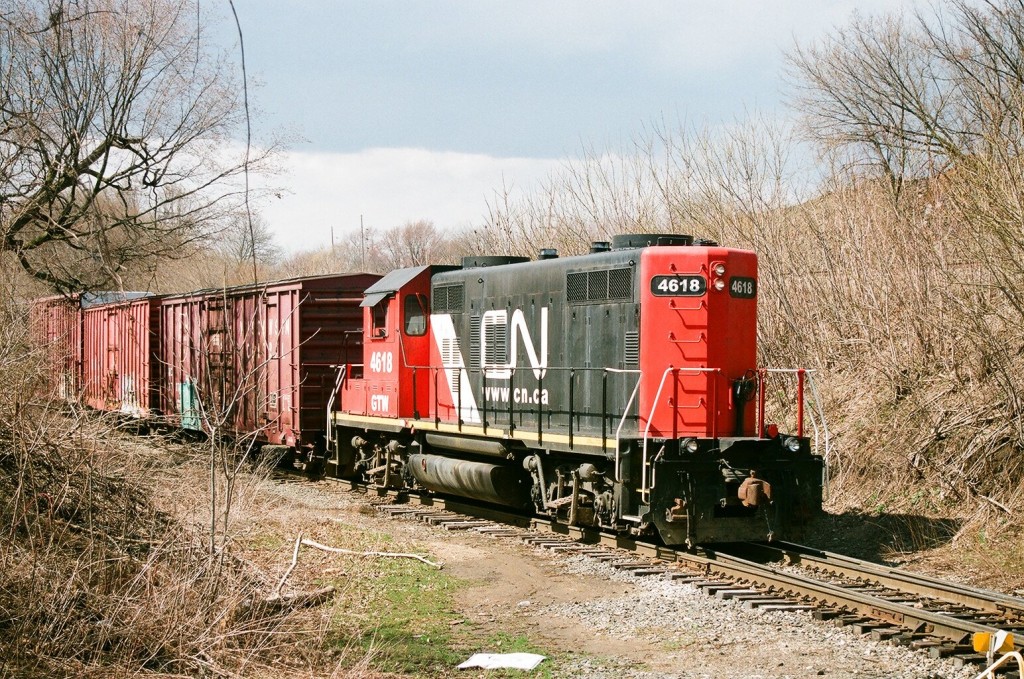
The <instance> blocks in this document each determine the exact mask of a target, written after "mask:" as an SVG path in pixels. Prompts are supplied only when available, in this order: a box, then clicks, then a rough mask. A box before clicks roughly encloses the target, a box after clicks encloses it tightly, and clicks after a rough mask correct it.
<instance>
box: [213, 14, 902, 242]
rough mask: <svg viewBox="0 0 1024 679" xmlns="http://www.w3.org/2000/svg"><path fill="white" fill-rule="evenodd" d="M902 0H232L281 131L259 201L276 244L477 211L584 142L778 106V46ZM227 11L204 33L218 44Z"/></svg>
mask: <svg viewBox="0 0 1024 679" xmlns="http://www.w3.org/2000/svg"><path fill="white" fill-rule="evenodd" d="M912 6H913V5H912V3H911V0H760V1H758V0H704V1H703V2H696V1H693V0H674V1H672V0H630V1H626V0H620V1H618V2H611V1H607V0H557V1H556V0H517V1H516V2H511V1H508V0H506V2H497V1H495V0H402V1H397V0H358V1H349V0H334V1H331V0H291V1H289V2H281V0H235V7H236V10H237V12H238V18H239V21H240V23H241V28H242V35H243V39H244V46H245V59H246V67H247V73H248V77H249V82H250V86H251V87H252V89H251V90H250V97H251V101H252V103H253V106H254V109H255V110H256V111H257V115H256V117H255V118H254V136H255V138H256V139H257V140H259V139H269V138H271V137H273V136H279V137H280V136H283V137H284V138H285V139H287V140H288V144H287V148H286V151H285V152H284V153H283V154H282V155H281V157H280V158H279V161H278V166H279V168H280V169H281V172H280V174H278V175H276V176H275V177H273V178H272V179H270V180H268V181H270V182H272V185H273V187H274V188H275V191H273V192H272V194H271V197H270V198H269V200H268V202H266V203H265V204H264V205H262V206H261V207H260V213H261V216H262V218H263V219H264V221H265V222H266V223H267V225H268V226H269V227H270V229H271V230H272V232H273V233H274V234H275V236H276V239H277V241H278V243H279V244H280V245H281V246H282V247H283V248H284V249H285V250H286V251H291V252H294V251H299V250H306V249H314V248H317V247H321V246H324V245H328V244H329V243H330V239H331V231H332V229H333V230H334V233H335V237H339V236H342V235H343V234H344V233H345V232H347V231H351V230H355V229H358V228H359V224H360V218H362V219H363V221H364V223H365V224H366V225H367V226H368V227H371V228H377V229H386V228H390V227H393V226H399V225H401V224H404V223H406V222H409V221H414V220H418V219H429V220H431V221H433V222H434V223H435V224H436V225H437V226H438V227H440V228H442V229H450V228H457V227H461V226H465V225H469V224H474V223H479V222H481V221H482V220H483V217H484V216H485V214H486V212H487V204H488V200H489V199H493V197H494V195H495V192H496V191H502V190H505V189H511V190H512V191H529V190H530V189H531V187H535V186H536V185H537V184H538V183H539V182H541V181H543V180H544V178H545V177H547V176H548V175H549V174H550V173H552V172H554V171H557V169H558V168H559V167H561V166H563V165H564V164H565V163H566V162H568V161H570V160H571V159H573V158H577V157H580V156H581V155H582V154H583V153H584V152H585V151H589V152H594V153H598V154H603V153H612V154H614V153H617V152H622V151H624V150H625V149H627V148H628V146H629V143H630V142H631V140H634V139H636V138H638V137H640V136H642V135H643V133H644V130H645V129H650V127H652V126H653V125H655V124H658V123H659V122H660V121H668V122H669V123H676V122H685V123H686V124H690V125H696V126H705V125H709V126H715V125H726V124H729V123H732V122H735V121H737V120H739V119H742V118H743V117H745V116H747V115H748V114H749V113H750V112H751V111H754V110H756V111H758V112H760V113H762V114H766V115H769V116H772V117H777V118H783V119H785V118H789V117H792V116H793V115H794V112H793V111H792V110H790V109H789V108H788V107H786V106H785V104H784V92H785V84H784V81H785V78H784V54H785V52H786V51H787V50H789V49H791V48H792V46H793V45H794V44H795V43H796V42H797V41H799V42H800V43H807V42H810V41H814V40H816V39H820V38H822V37H824V36H825V35H827V34H828V33H829V32H831V31H832V30H833V29H834V28H835V27H836V26H841V25H843V24H844V23H846V22H847V21H848V20H849V19H850V17H851V16H852V14H853V13H854V12H860V13H861V14H864V15H874V14H879V13H883V12H886V11H892V10H899V9H900V8H901V7H904V8H910V7H912ZM230 17H231V15H230V13H228V14H227V15H225V16H223V17H222V18H221V20H220V21H219V24H220V25H215V26H214V27H213V28H214V33H215V34H217V35H219V37H220V39H221V41H222V42H224V43H225V44H230V43H231V42H232V41H233V40H236V39H237V32H236V29H235V26H234V24H233V23H232V20H231V18H230Z"/></svg>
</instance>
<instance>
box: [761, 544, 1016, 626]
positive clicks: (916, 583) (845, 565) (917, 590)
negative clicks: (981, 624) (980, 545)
mask: <svg viewBox="0 0 1024 679" xmlns="http://www.w3.org/2000/svg"><path fill="white" fill-rule="evenodd" d="M749 548H751V549H755V550H757V551H760V552H762V553H771V554H775V555H777V557H778V558H777V560H779V561H785V562H788V563H792V564H809V565H812V566H815V567H818V568H821V569H823V570H827V571H829V572H830V573H834V574H835V575H838V576H842V577H847V578H864V579H870V580H873V581H875V582H877V583H878V584H880V585H884V586H886V587H891V588H892V589H896V590H899V591H901V592H909V593H912V594H918V595H921V596H926V597H933V598H935V599H940V600H942V601H946V602H949V603H953V604H958V605H961V606H968V607H970V608H974V609H976V610H979V611H986V612H991V613H997V614H1000V615H1006V616H1008V617H1012V618H1018V619H1019V621H1020V624H1021V625H1022V626H1024V599H1022V598H1019V597H1014V596H1010V595H1009V594H1003V593H1001V592H993V591H991V590H986V589H981V588H978V587H970V586H968V585H962V584H959V583H953V582H949V581H947V580H940V579H938V578H934V577H931V576H929V575H924V574H920V573H912V572H910V571H906V570H901V569H899V568H894V567H891V566H885V565H883V564H879V563H874V562H871V561H863V560H861V559H855V558H853V557H849V556H845V555H843V554H836V553H833V552H826V551H824V550H821V549H816V548H814V547H807V546H805V545H797V544H793V543H789V542H779V543H771V544H763V543H757V544H756V545H755V544H752V545H750V546H749Z"/></svg>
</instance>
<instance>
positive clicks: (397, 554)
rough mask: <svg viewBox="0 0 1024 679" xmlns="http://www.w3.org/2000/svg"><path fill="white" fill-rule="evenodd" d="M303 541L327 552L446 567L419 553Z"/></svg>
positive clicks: (439, 567) (438, 567) (309, 545)
mask: <svg viewBox="0 0 1024 679" xmlns="http://www.w3.org/2000/svg"><path fill="white" fill-rule="evenodd" d="M300 537H301V536H300ZM301 542H302V544H304V545H306V546H308V547H314V548H316V549H320V550H323V551H325V552H333V553H334V554H351V555H353V556H383V557H395V558H400V559H416V560H417V561H422V562H423V563H425V564H427V565H428V566H433V567H434V568H437V569H439V570H440V569H441V568H442V567H444V564H442V563H436V562H434V561H431V560H430V559H426V558H424V557H422V556H420V555H419V554H405V553H401V552H357V551H354V550H351V549H341V548H340V547H328V546H327V545H322V544H320V543H319V542H315V541H313V540H309V539H302V540H301ZM296 545H298V543H296ZM297 549H298V547H297V546H296V550H297Z"/></svg>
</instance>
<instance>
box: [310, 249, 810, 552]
mask: <svg viewBox="0 0 1024 679" xmlns="http://www.w3.org/2000/svg"><path fill="white" fill-rule="evenodd" d="M756 299H757V258H756V255H755V254H754V253H752V252H748V251H742V250H735V249H729V248H724V247H719V246H717V245H716V244H714V243H711V242H707V241H696V242H695V241H694V240H693V239H691V238H690V237H689V236H665V235H660V236H659V235H649V234H645V235H627V236H619V237H616V238H615V239H614V240H613V241H612V242H611V243H597V244H595V247H594V248H593V251H592V252H591V254H589V255H584V256H580V257H567V258H561V259H560V258H557V257H555V256H554V253H552V252H550V251H545V252H542V253H541V258H540V259H539V260H537V261H527V260H525V259H523V258H502V257H478V258H467V259H466V260H465V261H464V263H463V266H462V267H460V268H455V269H453V268H451V267H429V266H424V267H416V268H411V269H402V270H399V271H394V272H392V273H390V274H388V275H387V276H385V277H384V278H382V279H381V280H380V281H378V282H377V283H375V284H374V285H373V286H371V287H370V288H369V289H367V290H366V294H365V299H364V301H363V303H362V304H363V307H364V335H363V364H362V365H361V366H358V365H346V366H344V367H343V368H342V369H341V371H340V373H339V381H338V384H339V394H338V405H337V408H336V409H335V411H334V412H333V414H332V421H331V424H330V427H331V432H330V434H331V435H330V443H331V445H330V450H329V452H328V458H329V459H328V463H329V468H330V470H331V471H332V472H333V473H337V474H341V475H348V474H360V475H363V476H366V477H368V478H370V479H371V480H374V481H376V482H377V483H379V484H381V485H387V486H396V485H403V484H404V485H408V486H415V487H422V488H426V489H429V490H431V491H435V492H438V493H444V494H452V495H460V496H466V497H471V498H476V499H478V500H481V501H485V502H491V503H496V504H501V505H507V506H512V507H519V508H532V509H533V510H534V511H536V512H537V513H540V514H550V515H555V516H558V517H560V518H562V519H563V520H565V521H568V522H569V523H571V524H576V525H585V526H594V527H604V528H609V529H617V530H629V531H631V532H635V533H638V534H643V533H646V532H654V531H656V532H657V533H658V534H660V536H661V537H662V539H663V540H664V541H665V542H666V543H668V544H696V543H704V542H715V541H733V540H757V539H771V538H772V537H773V536H774V535H775V534H777V533H778V534H786V535H792V534H793V532H794V531H795V530H797V529H798V528H799V526H800V524H802V523H803V522H805V521H806V520H807V519H808V518H810V517H811V516H812V515H813V514H814V513H815V512H816V511H818V510H819V508H820V505H821V499H822V471H823V470H822V458H821V457H820V456H818V455H815V454H812V451H811V447H810V441H809V439H808V438H807V437H804V436H803V432H802V431H798V432H797V434H796V435H793V436H780V435H778V433H777V430H776V429H775V427H774V426H770V425H768V424H766V423H765V419H764V389H763V381H764V378H765V375H766V372H765V371H759V370H757V369H756V365H757V363H756V334H757V330H756V322H757V321H756V319H757V314H756ZM798 378H799V380H800V383H801V386H802V378H803V373H802V372H798ZM799 400H800V402H801V404H802V393H801V394H800V395H799ZM799 419H800V420H802V413H801V416H800V418H799ZM798 429H802V424H800V425H798Z"/></svg>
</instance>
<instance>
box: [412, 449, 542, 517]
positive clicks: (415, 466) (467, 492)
mask: <svg viewBox="0 0 1024 679" xmlns="http://www.w3.org/2000/svg"><path fill="white" fill-rule="evenodd" d="M406 469H407V471H408V473H409V474H411V475H412V477H413V478H414V479H416V482H417V483H418V484H419V485H421V486H423V487H424V488H427V489H429V490H432V491H434V492H437V493H445V494H448V495H459V496H461V497H469V498H473V499H474V500H480V501H481V502H490V503H493V504H496V505H504V506H507V507H514V508H516V509H525V508H527V507H529V506H530V487H529V483H528V480H527V479H526V478H524V475H523V474H522V473H521V471H520V470H517V469H516V468H514V467H509V466H506V465H502V464H493V463H490V462H475V461H472V460H460V459H457V458H452V457H445V456H443V455H432V454H429V453H412V454H411V455H409V460H408V462H407V466H406Z"/></svg>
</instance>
